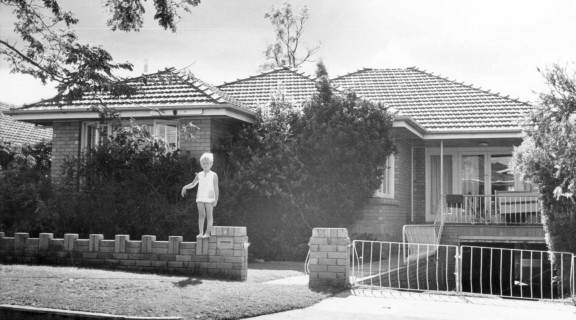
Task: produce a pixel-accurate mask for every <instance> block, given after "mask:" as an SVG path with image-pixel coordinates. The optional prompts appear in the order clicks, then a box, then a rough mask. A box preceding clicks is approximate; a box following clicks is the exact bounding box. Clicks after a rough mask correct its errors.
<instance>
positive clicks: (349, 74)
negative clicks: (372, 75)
mask: <svg viewBox="0 0 576 320" xmlns="http://www.w3.org/2000/svg"><path fill="white" fill-rule="evenodd" d="M370 70H374V69H373V68H366V67H364V68H362V69H358V70H356V71H352V72H348V73H346V74H343V75H340V76H336V77H334V78H332V79H330V80H331V81H336V80H338V79H340V78H344V77H348V76H351V75H353V74H358V73H362V72H365V71H370Z"/></svg>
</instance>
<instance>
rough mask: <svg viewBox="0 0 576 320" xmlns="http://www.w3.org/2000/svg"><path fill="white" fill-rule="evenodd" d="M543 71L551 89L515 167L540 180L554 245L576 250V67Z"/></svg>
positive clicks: (535, 113)
mask: <svg viewBox="0 0 576 320" xmlns="http://www.w3.org/2000/svg"><path fill="white" fill-rule="evenodd" d="M543 75H544V77H545V79H546V82H547V84H548V86H549V91H548V92H544V93H541V94H540V101H539V104H538V105H537V106H536V107H535V109H534V111H533V112H532V113H531V114H530V116H529V117H528V119H527V120H526V122H525V124H524V132H525V134H526V138H525V139H524V141H523V142H522V145H520V146H519V147H518V148H516V149H515V151H514V158H513V162H512V167H513V169H514V171H516V172H517V173H520V174H522V175H523V176H524V177H526V178H528V179H530V180H531V181H532V182H533V183H535V184H537V185H538V188H539V192H540V194H541V199H542V202H543V223H544V228H545V231H546V236H547V242H548V245H549V246H550V248H551V249H552V250H554V251H569V252H574V253H576V198H575V197H574V195H575V192H576V170H575V169H576V73H573V72H572V73H569V71H568V70H567V69H566V68H563V67H561V66H559V65H553V66H552V67H550V68H548V69H546V70H545V71H544V72H543Z"/></svg>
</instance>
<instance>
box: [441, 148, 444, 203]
mask: <svg viewBox="0 0 576 320" xmlns="http://www.w3.org/2000/svg"><path fill="white" fill-rule="evenodd" d="M443 194H444V140H440V197H442V195H443Z"/></svg>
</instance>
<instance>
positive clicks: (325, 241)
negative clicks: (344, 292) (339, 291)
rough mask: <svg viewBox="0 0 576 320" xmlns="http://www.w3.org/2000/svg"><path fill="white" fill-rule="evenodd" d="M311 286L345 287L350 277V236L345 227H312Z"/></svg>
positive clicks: (309, 283)
mask: <svg viewBox="0 0 576 320" xmlns="http://www.w3.org/2000/svg"><path fill="white" fill-rule="evenodd" d="M309 245H310V260H309V270H310V279H309V282H308V285H309V286H310V287H311V288H319V287H326V286H329V287H338V288H345V287H347V286H348V285H349V282H350V281H349V279H350V238H348V230H346V229H345V228H314V229H313V230H312V238H310V243H309Z"/></svg>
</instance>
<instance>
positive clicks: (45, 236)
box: [38, 233, 54, 251]
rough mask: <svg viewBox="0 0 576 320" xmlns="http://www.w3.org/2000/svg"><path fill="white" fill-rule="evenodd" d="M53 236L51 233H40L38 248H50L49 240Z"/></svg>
mask: <svg viewBox="0 0 576 320" xmlns="http://www.w3.org/2000/svg"><path fill="white" fill-rule="evenodd" d="M53 238H54V234H53V233H41V234H40V237H39V239H40V241H39V243H38V250H42V251H46V250H48V249H49V248H50V240H51V239H53Z"/></svg>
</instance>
